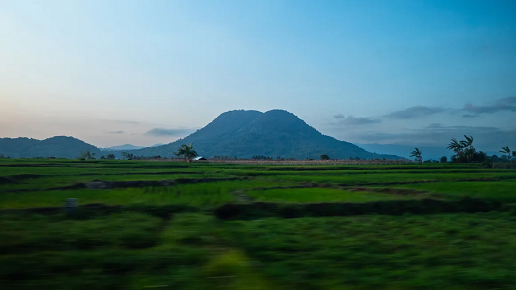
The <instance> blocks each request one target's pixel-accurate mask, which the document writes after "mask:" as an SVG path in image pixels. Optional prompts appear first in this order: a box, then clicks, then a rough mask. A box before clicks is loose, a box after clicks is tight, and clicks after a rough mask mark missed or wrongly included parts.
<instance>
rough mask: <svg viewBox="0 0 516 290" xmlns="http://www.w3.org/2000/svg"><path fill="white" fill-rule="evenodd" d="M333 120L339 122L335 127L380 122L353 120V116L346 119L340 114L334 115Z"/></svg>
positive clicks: (378, 120) (367, 119)
mask: <svg viewBox="0 0 516 290" xmlns="http://www.w3.org/2000/svg"><path fill="white" fill-rule="evenodd" d="M334 118H335V119H338V120H339V121H338V122H337V125H368V124H377V123H381V122H382V120H380V119H373V118H355V117H353V116H349V117H347V118H346V117H344V116H343V115H342V114H338V115H335V116H334Z"/></svg>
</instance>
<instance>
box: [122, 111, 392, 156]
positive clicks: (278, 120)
mask: <svg viewBox="0 0 516 290" xmlns="http://www.w3.org/2000/svg"><path fill="white" fill-rule="evenodd" d="M190 143H193V144H194V148H195V150H196V151H197V153H198V154H199V155H201V156H204V157H213V156H228V157H231V158H232V157H235V156H236V157H238V158H251V157H252V156H256V155H264V156H269V157H272V158H276V157H277V156H281V157H283V158H296V159H306V158H314V159H319V157H320V156H321V155H322V154H327V155H329V156H330V158H332V159H348V158H350V157H354V158H355V157H360V158H361V159H364V158H366V159H373V158H375V159H376V158H379V159H381V158H386V159H400V157H398V156H394V155H381V154H375V153H371V152H367V151H366V150H364V149H362V148H360V147H358V146H356V145H353V144H351V143H348V142H345V141H339V140H337V139H335V138H333V137H329V136H326V135H323V134H321V133H320V132H319V131H317V130H316V129H314V128H313V127H311V126H309V125H308V124H306V123H305V122H304V121H303V120H301V119H299V118H298V117H296V116H295V115H294V114H292V113H289V112H287V111H283V110H272V111H268V112H265V113H262V112H258V111H244V110H240V111H229V112H226V113H223V114H221V115H220V116H219V117H217V118H216V119H215V120H213V121H212V122H211V123H209V124H208V125H206V126H205V127H204V128H202V129H200V130H197V131H196V132H195V133H192V134H191V135H189V136H187V137H185V138H183V139H180V140H177V141H175V142H173V143H170V144H167V145H163V146H158V147H154V148H144V149H139V150H131V151H128V152H130V153H133V154H134V155H136V156H156V155H160V156H162V157H165V156H166V157H169V156H173V152H174V151H176V150H177V148H179V147H180V146H181V144H190Z"/></svg>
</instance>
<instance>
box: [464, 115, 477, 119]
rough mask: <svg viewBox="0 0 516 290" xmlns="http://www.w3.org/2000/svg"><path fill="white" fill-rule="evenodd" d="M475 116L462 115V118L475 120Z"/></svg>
mask: <svg viewBox="0 0 516 290" xmlns="http://www.w3.org/2000/svg"><path fill="white" fill-rule="evenodd" d="M476 117H477V115H471V114H466V115H462V118H476Z"/></svg>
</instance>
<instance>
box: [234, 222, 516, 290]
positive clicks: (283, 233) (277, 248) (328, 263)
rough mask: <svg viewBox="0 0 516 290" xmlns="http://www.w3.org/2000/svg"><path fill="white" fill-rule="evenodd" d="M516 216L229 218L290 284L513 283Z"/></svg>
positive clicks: (271, 271)
mask: <svg viewBox="0 0 516 290" xmlns="http://www.w3.org/2000/svg"><path fill="white" fill-rule="evenodd" d="M515 226H516V219H515V218H512V217H507V216H505V215H503V214H499V213H487V214H448V215H430V216H360V217H336V218H298V219H262V220H255V221H245V222H228V223H227V224H226V225H225V227H226V229H227V230H228V232H230V233H231V237H232V238H231V239H232V240H233V241H234V242H236V243H237V246H238V247H240V248H242V249H244V250H245V252H246V253H247V254H248V255H249V256H250V257H251V258H253V259H257V260H259V261H260V262H261V263H263V267H262V269H263V271H264V272H265V274H266V275H268V277H269V278H270V279H271V280H273V281H277V282H278V283H284V284H287V285H290V289H514V288H515V287H516V263H514V255H516V227H515Z"/></svg>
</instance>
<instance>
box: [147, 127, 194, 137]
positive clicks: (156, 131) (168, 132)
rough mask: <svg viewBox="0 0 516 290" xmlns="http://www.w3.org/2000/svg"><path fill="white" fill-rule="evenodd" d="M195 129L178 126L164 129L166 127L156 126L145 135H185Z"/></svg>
mask: <svg viewBox="0 0 516 290" xmlns="http://www.w3.org/2000/svg"><path fill="white" fill-rule="evenodd" d="M193 131H194V129H188V128H178V129H164V128H154V129H151V130H149V131H147V133H145V135H152V136H183V135H186V134H188V133H191V132H193Z"/></svg>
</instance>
